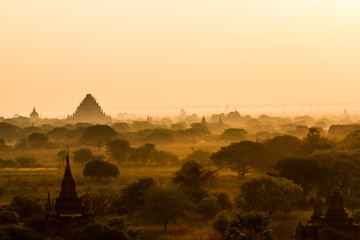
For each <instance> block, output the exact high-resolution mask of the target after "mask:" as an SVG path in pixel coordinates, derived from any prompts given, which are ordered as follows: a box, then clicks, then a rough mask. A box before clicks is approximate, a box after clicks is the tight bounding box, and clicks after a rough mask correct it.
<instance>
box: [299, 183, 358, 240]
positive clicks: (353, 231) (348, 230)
mask: <svg viewBox="0 0 360 240" xmlns="http://www.w3.org/2000/svg"><path fill="white" fill-rule="evenodd" d="M324 227H330V228H333V229H336V230H338V231H341V232H342V233H344V234H346V235H348V236H349V237H350V238H351V239H354V240H360V226H359V224H356V223H354V220H353V219H352V218H349V217H348V214H347V213H346V212H345V209H344V204H343V200H342V197H341V195H340V193H339V191H338V190H337V189H335V190H334V191H333V192H332V193H331V196H330V198H329V208H328V210H327V212H326V213H325V215H323V213H322V208H321V205H320V203H318V204H316V206H315V208H314V214H313V216H312V217H311V220H310V221H309V222H307V224H306V225H305V226H304V225H302V224H301V223H299V225H298V227H297V228H296V236H295V240H322V239H321V238H320V236H319V231H320V230H321V229H322V228H324Z"/></svg>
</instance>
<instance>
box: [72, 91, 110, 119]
mask: <svg viewBox="0 0 360 240" xmlns="http://www.w3.org/2000/svg"><path fill="white" fill-rule="evenodd" d="M67 120H68V121H70V122H90V123H105V122H108V121H111V117H110V115H108V114H105V113H104V112H103V110H102V109H101V107H100V105H99V104H98V103H97V102H96V100H95V98H94V97H93V96H92V95H91V94H86V97H85V98H84V100H83V101H82V102H81V103H80V105H79V106H78V108H77V109H76V111H75V113H74V114H73V115H71V116H68V118H67Z"/></svg>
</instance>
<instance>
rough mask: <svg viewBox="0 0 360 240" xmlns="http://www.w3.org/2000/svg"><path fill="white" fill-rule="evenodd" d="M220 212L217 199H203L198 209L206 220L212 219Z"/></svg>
mask: <svg viewBox="0 0 360 240" xmlns="http://www.w3.org/2000/svg"><path fill="white" fill-rule="evenodd" d="M219 211H220V209H219V206H218V205H217V199H216V198H215V197H207V198H203V199H201V201H200V202H199V203H198V206H197V208H196V212H197V213H198V214H200V215H201V216H202V217H203V218H205V219H212V218H214V217H215V216H216V214H218V213H219Z"/></svg>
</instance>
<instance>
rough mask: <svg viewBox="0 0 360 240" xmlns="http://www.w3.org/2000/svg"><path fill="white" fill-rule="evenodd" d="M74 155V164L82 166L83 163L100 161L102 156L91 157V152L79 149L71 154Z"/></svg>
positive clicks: (86, 149)
mask: <svg viewBox="0 0 360 240" xmlns="http://www.w3.org/2000/svg"><path fill="white" fill-rule="evenodd" d="M73 155H74V163H78V164H80V165H81V166H83V165H84V164H85V163H87V162H90V161H94V160H102V159H103V158H104V156H102V155H93V154H92V152H91V150H90V149H88V148H80V149H78V150H75V151H74V152H73Z"/></svg>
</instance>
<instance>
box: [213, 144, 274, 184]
mask: <svg viewBox="0 0 360 240" xmlns="http://www.w3.org/2000/svg"><path fill="white" fill-rule="evenodd" d="M267 153H268V151H267V149H266V148H265V146H264V145H263V144H261V143H257V142H251V141H244V142H239V143H232V144H230V145H229V146H227V147H221V149H220V150H219V151H217V152H215V153H213V154H211V156H210V159H211V160H212V161H213V163H214V164H215V165H217V166H219V167H228V168H230V169H233V170H234V171H236V172H237V173H238V178H244V177H245V175H246V174H247V173H248V172H249V170H250V168H251V167H253V166H256V165H257V166H258V167H260V164H262V165H265V164H266V161H265V160H266V156H268V154H267Z"/></svg>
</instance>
